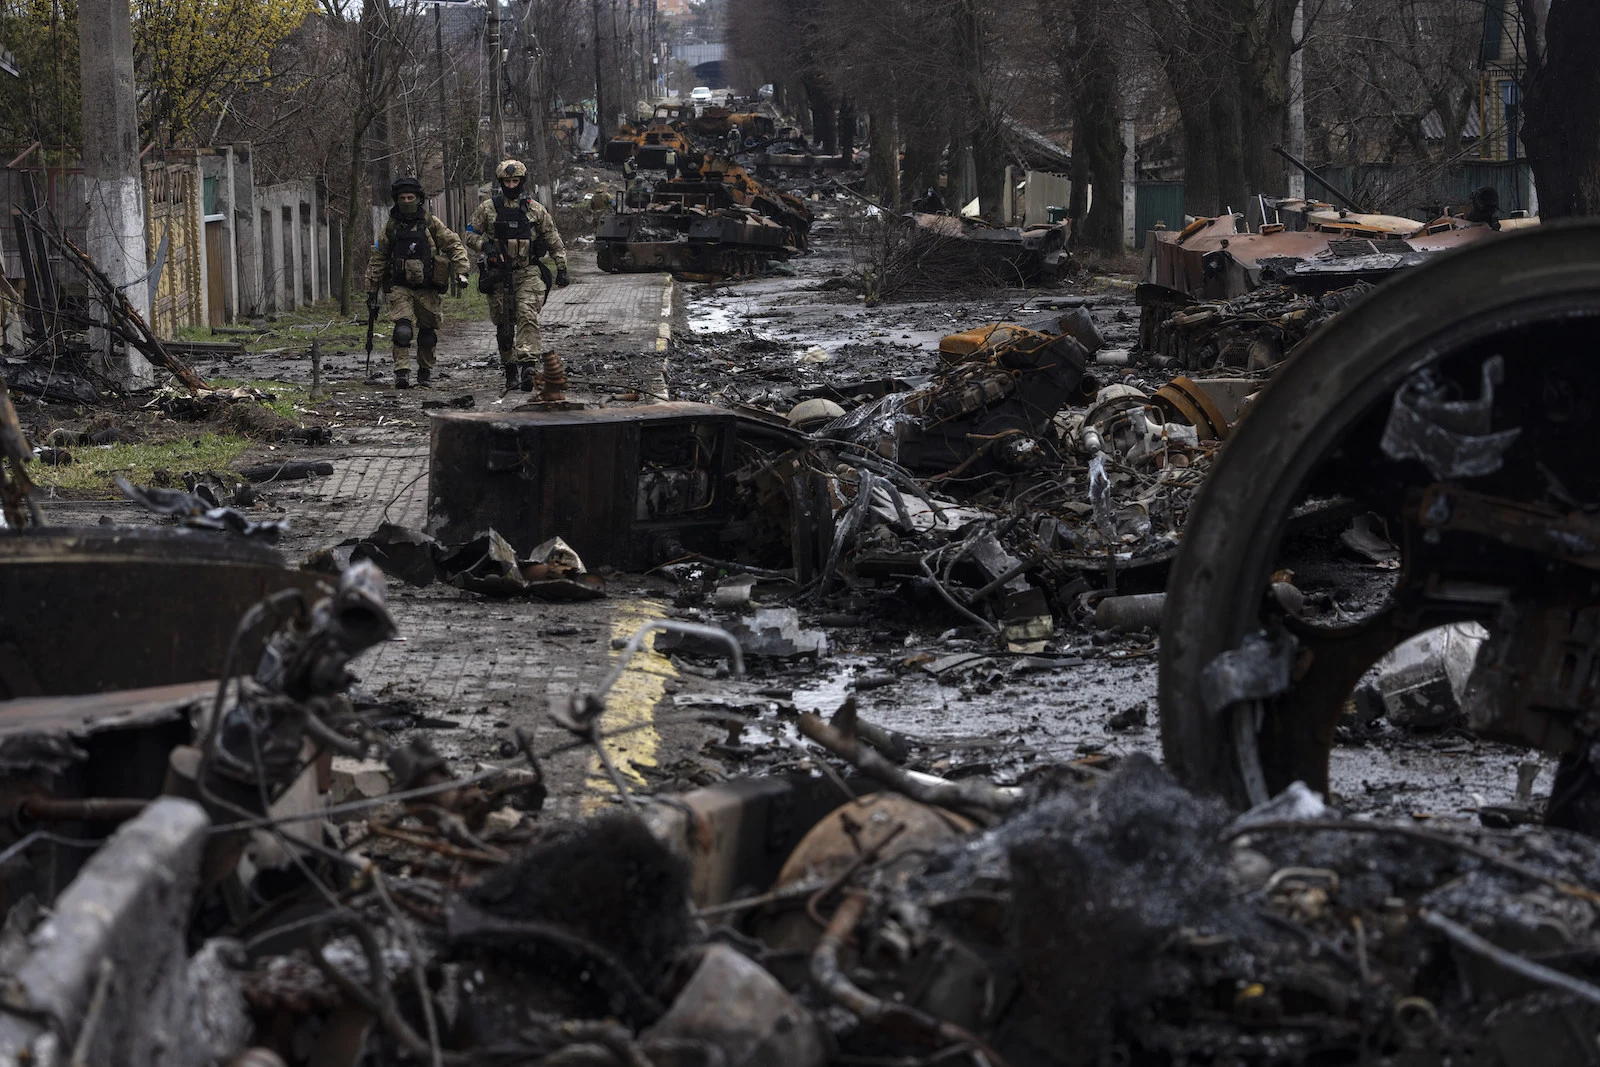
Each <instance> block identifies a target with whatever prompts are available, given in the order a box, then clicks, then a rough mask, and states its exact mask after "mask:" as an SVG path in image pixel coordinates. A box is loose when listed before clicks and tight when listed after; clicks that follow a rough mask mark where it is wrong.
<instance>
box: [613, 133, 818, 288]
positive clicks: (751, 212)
mask: <svg viewBox="0 0 1600 1067" xmlns="http://www.w3.org/2000/svg"><path fill="white" fill-rule="evenodd" d="M810 229H811V212H810V209H809V208H807V207H806V205H805V202H804V201H802V200H799V199H797V198H796V197H793V196H789V195H788V194H786V193H782V192H778V191H777V190H775V189H772V188H770V187H768V186H766V185H764V184H763V183H761V182H758V181H756V180H755V179H754V178H752V177H751V176H750V174H749V173H748V172H747V171H745V170H744V168H742V167H738V166H735V165H733V164H730V163H728V162H727V161H726V160H722V159H717V158H715V157H706V162H705V164H704V167H703V169H701V170H700V171H699V173H697V174H695V175H692V176H689V177H686V178H685V179H684V180H681V181H671V182H662V183H660V184H658V185H657V186H656V187H655V189H654V190H653V191H652V193H651V197H650V201H649V203H648V204H647V205H646V207H645V208H644V209H643V210H641V211H629V212H618V213H616V214H612V215H609V216H607V217H606V218H605V219H603V220H602V221H601V223H600V229H599V232H598V233H597V234H596V235H595V257H596V261H597V262H598V264H599V266H600V269H601V270H604V271H609V272H613V273H615V272H621V271H654V270H670V271H678V272H682V273H685V274H689V275H696V276H703V277H729V276H737V275H745V274H753V273H756V272H758V271H760V270H762V269H763V268H764V267H765V265H766V264H767V262H769V261H771V260H784V259H788V258H789V257H790V256H792V255H794V254H795V253H796V252H799V251H801V250H803V249H804V248H805V246H806V237H807V235H808V233H809V232H810Z"/></svg>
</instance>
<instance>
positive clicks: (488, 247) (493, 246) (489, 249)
mask: <svg viewBox="0 0 1600 1067" xmlns="http://www.w3.org/2000/svg"><path fill="white" fill-rule="evenodd" d="M483 261H484V262H485V263H487V264H489V266H491V267H496V268H499V267H503V266H505V265H506V253H505V249H503V248H501V247H500V242H499V241H496V240H494V239H493V238H490V239H489V240H487V241H485V242H483Z"/></svg>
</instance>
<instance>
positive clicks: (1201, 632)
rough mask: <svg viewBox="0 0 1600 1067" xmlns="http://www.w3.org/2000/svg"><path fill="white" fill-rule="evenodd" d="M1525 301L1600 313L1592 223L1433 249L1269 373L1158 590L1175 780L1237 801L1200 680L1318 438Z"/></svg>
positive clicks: (1252, 590)
mask: <svg viewBox="0 0 1600 1067" xmlns="http://www.w3.org/2000/svg"><path fill="white" fill-rule="evenodd" d="M1534 303H1538V304H1543V305H1546V307H1547V309H1550V308H1554V307H1557V306H1561V305H1565V306H1567V307H1568V308H1571V307H1583V308H1585V309H1587V310H1592V311H1594V312H1600V223H1596V222H1592V221H1582V222H1573V223H1558V224H1551V225H1544V226H1539V227H1537V228H1534V229H1529V230H1522V231H1519V232H1517V233H1515V234H1506V235H1501V236H1497V237H1494V238H1490V239H1487V240H1483V241H1480V242H1476V243H1474V244H1472V245H1469V246H1467V247H1466V248H1463V249H1461V250H1459V251H1454V252H1449V253H1444V254H1441V255H1440V256H1439V257H1438V258H1437V259H1436V260H1433V261H1431V262H1429V263H1428V264H1426V265H1425V266H1422V267H1419V268H1416V269H1415V270H1412V271H1409V272H1407V273H1406V274H1404V275H1403V276H1401V277H1399V278H1397V279H1395V280H1394V281H1392V282H1389V283H1387V284H1385V285H1384V286H1382V287H1381V288H1379V289H1378V290H1376V291H1375V292H1373V293H1371V294H1369V295H1368V296H1367V298H1366V299H1365V300H1363V301H1362V302H1361V303H1360V304H1358V305H1357V306H1355V307H1353V308H1351V309H1349V310H1347V311H1346V312H1344V313H1343V314H1342V315H1339V316H1338V317H1336V318H1334V319H1333V320H1331V321H1330V322H1329V323H1327V324H1326V325H1324V326H1323V327H1322V328H1320V329H1319V330H1318V331H1316V332H1315V333H1314V334H1313V335H1312V336H1311V337H1309V338H1307V339H1306V341H1305V342H1304V343H1303V344H1302V345H1301V346H1300V347H1299V349H1298V350H1297V351H1296V352H1295V354H1294V356H1293V357H1292V358H1291V359H1290V360H1289V361H1288V362H1287V363H1286V364H1284V365H1283V366H1282V367H1281V368H1280V369H1279V370H1278V372H1277V373H1276V374H1275V375H1274V376H1273V378H1272V381H1271V385H1270V387H1269V388H1268V389H1267V390H1266V391H1265V393H1263V395H1262V396H1261V397H1260V398H1259V399H1258V400H1257V401H1256V402H1255V404H1254V405H1253V406H1252V408H1251V410H1250V414H1249V416H1248V417H1247V418H1245V419H1243V420H1242V421H1241V422H1240V423H1239V425H1238V426H1237V427H1236V428H1235V430H1234V432H1233V434H1232V435H1231V436H1230V438H1229V440H1228V442H1227V444H1226V445H1225V446H1224V447H1223V449H1222V450H1221V452H1220V454H1219V455H1218V457H1217V460H1216V462H1215V464H1214V466H1213V467H1212V470H1211V473H1210V475H1209V477H1208V478H1207V479H1206V482H1205V485H1204V487H1203V488H1202V490H1201V492H1200V494H1199V497H1198V499H1197V500H1196V502H1195V505H1194V508H1193V510H1192V511H1191V513H1190V517H1189V522H1188V524H1187V526H1186V527H1185V528H1184V532H1183V542H1182V545H1181V547H1180V548H1179V551H1178V555H1177V558H1176V559H1175V560H1174V562H1173V565H1172V572H1171V577H1170V578H1169V580H1168V583H1167V598H1166V606H1165V610H1164V613H1163V617H1162V622H1161V658H1160V669H1159V682H1158V695H1159V700H1160V709H1161V710H1160V715H1161V747H1162V752H1163V754H1164V755H1165V758H1166V763H1167V766H1168V768H1170V769H1171V771H1172V772H1173V773H1174V774H1175V775H1176V776H1177V778H1178V779H1179V781H1181V782H1183V783H1184V784H1185V785H1186V786H1188V787H1189V788H1191V789H1194V790H1196V791H1198V792H1203V793H1208V794H1213V795H1217V796H1221V797H1223V798H1225V799H1226V800H1228V801H1230V802H1231V803H1233V804H1234V805H1236V806H1244V805H1245V804H1246V803H1247V802H1248V797H1247V794H1246V791H1245V786H1244V780H1243V778H1242V776H1241V775H1240V772H1239V770H1238V758H1237V754H1236V751H1235V743H1234V740H1233V732H1232V725H1233V724H1232V722H1231V716H1230V715H1229V714H1227V713H1224V714H1222V715H1218V716H1213V715H1209V714H1207V712H1206V710H1205V707H1204V705H1203V704H1202V702H1201V698H1200V678H1201V674H1202V672H1203V671H1204V669H1205V667H1206V665H1207V664H1209V663H1210V662H1211V661H1212V660H1213V659H1214V658H1215V657H1216V656H1217V655H1218V654H1219V653H1222V652H1225V651H1228V650H1230V649H1234V648H1237V647H1238V646H1239V644H1240V642H1241V640H1242V639H1243V637H1244V635H1245V633H1246V632H1248V631H1250V630H1253V629H1255V628H1256V626H1257V625H1258V611H1259V608H1260V603H1261V595H1262V592H1263V590H1264V589H1265V588H1266V585H1267V580H1268V578H1269V577H1270V574H1271V568H1272V565H1273V559H1274V556H1275V553H1276V550H1277V547H1278V543H1279V541H1280V540H1281V539H1282V535H1283V529H1284V525H1285V521H1286V519H1287V517H1288V514H1289V512H1290V510H1291V509H1292V508H1293V507H1294V506H1295V505H1296V504H1297V503H1298V502H1299V498H1300V494H1301V487H1302V486H1303V485H1305V484H1306V482H1307V480H1308V478H1309V476H1310V475H1311V472H1312V471H1313V470H1314V469H1315V467H1316V466H1317V464H1318V463H1319V462H1320V461H1321V459H1322V458H1323V456H1324V455H1325V453H1326V451H1327V448H1328V444H1329V443H1330V442H1332V441H1335V440H1337V439H1339V438H1340V437H1341V436H1342V435H1343V434H1344V433H1345V432H1346V431H1347V430H1348V429H1349V428H1350V427H1351V426H1352V425H1353V424H1354V423H1355V422H1356V421H1357V420H1359V419H1360V418H1361V416H1362V415H1363V414H1364V413H1366V412H1367V411H1368V410H1370V409H1371V408H1372V406H1373V405H1375V404H1378V403H1380V402H1382V401H1383V400H1384V399H1385V398H1386V397H1388V396H1390V395H1392V394H1393V392H1394V390H1395V389H1396V388H1397V387H1398V386H1399V385H1400V384H1401V383H1402V382H1404V381H1405V380H1406V378H1408V377H1409V376H1410V375H1411V374H1413V373H1414V372H1415V371H1416V370H1418V369H1419V368H1420V367H1422V366H1424V365H1426V364H1428V363H1430V362H1432V361H1433V360H1434V359H1435V358H1437V357H1438V356H1440V355H1444V354H1446V353H1448V352H1450V351H1453V350H1455V349H1458V348H1460V347H1461V345H1462V344H1464V343H1466V342H1467V341H1468V340H1470V339H1472V338H1474V337H1476V336H1480V335H1481V334H1483V333H1484V332H1485V331H1488V330H1492V328H1493V327H1492V325H1491V324H1492V323H1495V322H1503V314H1504V312H1505V311H1506V310H1507V309H1510V308H1513V307H1517V306H1518V305H1524V306H1525V307H1526V306H1527V305H1530V304H1534ZM1546 313H1547V314H1548V313H1550V311H1549V310H1547V311H1546ZM1540 317H1543V316H1540ZM1510 363H1511V368H1510V369H1513V372H1514V365H1515V360H1514V359H1513V360H1511V361H1510ZM1304 758H1307V759H1317V758H1321V759H1323V761H1324V763H1325V756H1322V757H1319V756H1317V755H1316V754H1311V753H1306V754H1304ZM1324 769H1325V767H1324Z"/></svg>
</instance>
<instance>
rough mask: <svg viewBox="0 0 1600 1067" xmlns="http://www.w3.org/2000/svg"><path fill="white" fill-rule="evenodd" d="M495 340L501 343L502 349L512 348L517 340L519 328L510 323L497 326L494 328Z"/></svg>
mask: <svg viewBox="0 0 1600 1067" xmlns="http://www.w3.org/2000/svg"><path fill="white" fill-rule="evenodd" d="M494 339H495V340H496V341H498V342H499V343H500V347H501V348H510V347H511V346H512V344H513V343H514V342H515V341H516V339H517V328H516V327H515V326H513V325H512V324H511V323H509V322H508V323H504V324H497V325H496V326H495V328H494Z"/></svg>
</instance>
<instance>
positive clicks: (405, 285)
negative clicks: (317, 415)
mask: <svg viewBox="0 0 1600 1067" xmlns="http://www.w3.org/2000/svg"><path fill="white" fill-rule="evenodd" d="M389 191H390V193H391V194H392V195H393V196H394V207H392V208H390V209H389V221H388V222H386V223H384V225H383V232H382V233H380V234H378V239H377V241H376V242H374V244H373V247H372V255H371V256H370V257H369V258H368V260H367V308H368V309H369V310H371V311H372V312H374V313H376V311H377V308H378V289H379V287H380V286H383V285H385V284H387V285H388V287H389V319H390V320H391V321H392V322H393V323H394V330H393V341H394V385H395V388H396V389H409V388H411V341H412V338H413V337H415V338H416V342H417V384H418V385H421V386H426V385H427V384H428V383H429V380H430V379H431V378H432V377H433V365H434V358H433V348H434V345H435V344H437V343H438V339H439V336H438V334H437V333H436V332H435V331H437V330H438V328H439V326H440V324H441V323H442V322H443V318H442V312H443V310H444V301H443V299H442V296H443V293H444V291H445V290H446V289H448V288H450V275H451V274H452V273H453V274H454V275H455V277H456V281H457V282H458V283H460V284H461V285H465V284H467V271H468V269H470V267H471V264H470V263H469V262H468V261H467V250H466V248H465V247H464V246H463V245H462V243H461V238H459V237H457V236H456V235H455V233H454V231H452V230H451V229H450V227H448V226H446V225H445V224H444V223H443V222H442V221H440V219H438V218H437V217H436V216H434V215H432V214H430V213H429V212H428V209H427V206H426V205H424V204H423V202H422V183H421V182H420V181H418V180H417V179H415V178H396V179H395V180H394V184H393V185H391V186H390V187H389Z"/></svg>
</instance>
